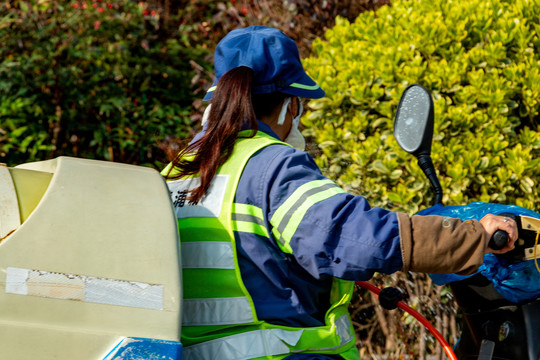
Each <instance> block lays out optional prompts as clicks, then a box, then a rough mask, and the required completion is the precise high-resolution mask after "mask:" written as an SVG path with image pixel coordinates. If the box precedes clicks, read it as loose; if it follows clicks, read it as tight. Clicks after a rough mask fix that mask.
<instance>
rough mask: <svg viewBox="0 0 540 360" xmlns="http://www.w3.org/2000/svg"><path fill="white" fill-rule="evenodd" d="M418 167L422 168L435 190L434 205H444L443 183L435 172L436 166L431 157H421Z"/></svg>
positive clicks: (419, 157)
mask: <svg viewBox="0 0 540 360" xmlns="http://www.w3.org/2000/svg"><path fill="white" fill-rule="evenodd" d="M418 165H419V166H420V168H421V169H422V171H423V172H424V174H426V176H427V178H428V179H429V182H430V183H431V187H432V188H433V192H434V197H433V205H437V204H442V197H443V191H442V187H441V183H440V182H439V179H438V178H437V171H436V170H435V166H433V161H431V156H429V155H419V156H418Z"/></svg>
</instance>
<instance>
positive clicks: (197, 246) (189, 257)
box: [181, 241, 234, 270]
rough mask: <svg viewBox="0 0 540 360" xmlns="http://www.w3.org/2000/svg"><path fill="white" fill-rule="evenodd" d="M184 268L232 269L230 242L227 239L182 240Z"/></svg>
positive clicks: (232, 259) (232, 258) (232, 260)
mask: <svg viewBox="0 0 540 360" xmlns="http://www.w3.org/2000/svg"><path fill="white" fill-rule="evenodd" d="M181 247H182V251H181V253H182V267H183V268H184V269H229V270H230V269H234V255H233V248H232V244H231V243H230V242H227V241H193V242H182V244H181Z"/></svg>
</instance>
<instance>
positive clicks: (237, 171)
mask: <svg viewBox="0 0 540 360" xmlns="http://www.w3.org/2000/svg"><path fill="white" fill-rule="evenodd" d="M250 133H251V131H245V132H242V133H241V134H240V135H241V136H249V135H250ZM272 144H285V143H283V142H280V141H278V140H276V139H275V138H273V137H271V136H269V135H267V134H265V133H263V132H258V133H257V134H256V135H255V136H254V137H252V138H246V137H244V138H239V139H238V140H237V142H236V144H235V147H234V150H233V152H232V154H231V157H230V158H229V159H228V160H227V162H226V163H225V164H224V165H223V166H221V167H220V168H219V170H218V172H217V174H216V176H215V177H214V179H213V180H212V184H211V187H210V190H209V192H208V193H207V195H205V197H204V198H203V199H202V200H201V201H200V202H199V203H198V204H197V205H189V204H188V201H187V200H186V197H187V195H188V193H187V190H189V189H193V188H195V187H197V186H198V184H199V179H198V178H197V177H191V178H182V179H180V180H173V181H169V182H168V185H169V189H170V191H171V196H172V200H173V202H174V207H175V210H176V215H177V217H178V226H179V230H180V239H181V254H182V268H183V284H184V300H183V309H182V317H183V318H182V343H183V345H184V346H185V348H184V358H185V359H186V360H195V359H196V360H205V359H212V360H214V359H220V360H227V359H230V360H239V359H282V358H284V357H286V356H288V355H290V354H291V353H321V354H340V355H341V356H343V357H344V358H345V359H347V360H353V359H355V360H356V359H359V355H358V350H357V349H356V347H355V346H354V345H355V336H354V330H353V327H352V323H351V320H350V316H349V313H348V310H347V307H348V304H349V302H350V299H351V296H352V291H353V282H350V281H343V280H339V279H335V280H334V282H333V285H332V291H331V299H330V303H331V304H332V305H331V307H330V309H328V311H327V312H326V316H325V326H320V327H310V328H294V327H286V326H278V325H273V324H269V323H267V322H265V321H262V320H259V319H258V318H257V314H256V312H255V307H254V305H253V300H252V299H251V296H250V295H249V293H248V291H247V290H246V288H245V286H244V283H243V281H242V277H241V274H240V269H239V266H238V259H237V255H236V245H235V240H234V231H239V232H249V233H254V234H257V235H260V236H264V237H268V238H270V236H272V237H274V235H273V234H269V233H268V230H267V228H266V226H265V219H264V214H263V211H262V209H260V208H258V207H255V206H252V205H248V204H237V203H234V197H235V193H236V187H237V186H238V182H239V180H240V176H241V175H242V172H243V169H244V166H245V165H246V163H247V161H248V160H249V158H250V157H251V156H253V154H255V153H256V152H257V151H258V150H260V149H262V148H264V147H266V146H268V145H272ZM168 170H169V168H166V169H165V170H164V171H163V173H164V174H166V173H168ZM172 174H174V169H173V171H172ZM278 244H279V243H278ZM279 245H280V246H281V247H283V245H282V244H279Z"/></svg>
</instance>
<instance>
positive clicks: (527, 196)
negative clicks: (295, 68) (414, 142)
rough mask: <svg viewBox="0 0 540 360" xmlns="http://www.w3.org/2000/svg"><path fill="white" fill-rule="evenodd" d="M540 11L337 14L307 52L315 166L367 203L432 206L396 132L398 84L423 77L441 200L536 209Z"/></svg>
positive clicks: (416, 3)
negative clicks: (314, 88) (315, 90)
mask: <svg viewBox="0 0 540 360" xmlns="http://www.w3.org/2000/svg"><path fill="white" fill-rule="evenodd" d="M539 18H540V1H538V0H533V1H525V0H518V1H505V0H495V1H489V2H486V1H482V0H471V1H461V2H455V1H454V2H449V1H446V0H429V1H427V0H412V1H405V0H401V1H393V2H392V5H391V6H384V7H381V8H380V9H379V10H378V11H377V12H375V13H374V12H366V13H363V14H361V15H360V16H359V17H358V18H357V20H356V21H355V22H354V23H349V22H348V21H346V20H344V19H338V21H337V24H336V26H335V27H334V28H332V29H331V30H329V31H328V32H327V33H326V40H317V41H315V42H314V45H313V50H314V54H315V55H314V56H313V57H311V58H309V59H307V60H306V67H307V69H308V72H310V73H311V75H312V76H314V78H315V79H317V80H318V82H319V83H320V84H321V86H322V87H323V88H324V89H325V90H326V92H327V97H326V98H324V99H321V100H316V101H312V102H311V103H310V106H311V109H312V110H311V112H309V113H308V114H307V116H306V117H304V123H305V125H306V127H307V130H305V133H306V134H308V135H311V136H313V138H314V139H315V140H316V141H317V142H318V143H319V144H320V145H319V147H320V151H321V155H320V156H319V157H318V159H317V161H318V163H319V165H320V166H321V167H322V168H323V169H324V171H325V172H326V174H327V175H329V176H330V177H332V178H334V179H336V180H337V181H338V182H339V183H340V184H341V185H342V186H343V187H344V188H346V189H347V190H349V191H352V192H356V193H359V194H362V195H364V196H366V197H367V198H368V200H370V201H371V203H372V204H373V205H382V206H385V207H387V208H391V209H394V210H405V211H408V212H411V213H412V212H416V211H417V210H419V209H420V208H421V207H425V206H426V205H429V203H430V197H431V193H430V192H429V191H428V190H427V189H428V183H427V180H425V178H424V176H423V175H422V174H421V172H420V170H419V168H418V166H417V165H416V161H415V160H413V159H412V157H411V156H409V155H408V154H406V153H404V152H403V151H402V150H401V149H399V147H398V146H397V144H396V142H395V139H394V138H393V135H392V124H393V118H394V113H395V110H396V107H397V103H398V101H399V98H400V96H401V93H402V91H403V90H404V89H405V87H406V86H408V85H409V84H413V83H419V84H422V85H424V86H425V87H426V88H428V89H429V90H430V91H431V92H432V93H433V96H434V101H435V120H436V124H435V137H434V145H433V161H434V163H435V164H436V167H437V168H438V171H439V175H440V178H441V184H442V186H443V188H444V203H445V204H447V205H450V204H464V203H467V202H471V201H476V200H481V201H486V202H498V203H510V204H518V205H521V206H525V207H527V208H530V209H534V210H537V211H538V210H540V199H539V195H540V192H539V189H538V178H539V176H540V166H539V164H540V160H539V158H538V157H539V152H540V134H539V133H538V125H539V120H538V119H539V109H540V104H539V102H538V99H539V97H540V56H539V55H538V54H539V46H540V38H539V36H538V29H539V27H538V23H539Z"/></svg>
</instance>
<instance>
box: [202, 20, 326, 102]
mask: <svg viewBox="0 0 540 360" xmlns="http://www.w3.org/2000/svg"><path fill="white" fill-rule="evenodd" d="M239 66H246V67H249V68H250V69H252V70H253V73H254V76H253V86H252V88H251V92H252V93H253V94H265V93H272V92H281V93H285V94H289V95H293V96H299V97H303V98H308V99H319V98H322V97H323V96H324V91H323V89H321V87H320V86H319V85H318V84H317V83H316V82H315V81H313V79H312V78H310V77H309V76H308V75H307V74H306V72H305V70H304V67H303V66H302V63H301V62H300V55H299V54H298V47H297V46H296V43H295V42H294V41H293V40H291V39H290V38H289V37H287V35H285V34H284V33H282V32H281V31H280V30H278V29H273V28H269V27H266V26H250V27H247V28H243V29H237V30H233V31H231V32H230V33H228V34H227V35H226V36H225V37H224V38H223V39H222V40H221V41H220V42H219V44H218V45H217V47H216V51H215V53H214V71H215V75H216V78H215V80H214V83H213V84H212V86H211V87H210V89H208V92H207V93H206V96H205V97H204V99H203V100H211V99H212V95H213V93H214V90H216V85H217V83H218V81H219V79H220V78H221V76H223V74H225V73H226V72H227V71H229V70H231V69H234V68H237V67H239Z"/></svg>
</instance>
